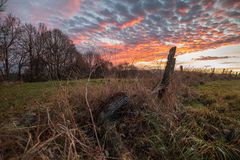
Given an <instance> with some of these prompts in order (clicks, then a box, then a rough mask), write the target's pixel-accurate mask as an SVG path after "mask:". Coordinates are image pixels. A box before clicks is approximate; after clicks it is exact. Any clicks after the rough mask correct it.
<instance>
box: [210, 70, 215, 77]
mask: <svg viewBox="0 0 240 160" xmlns="http://www.w3.org/2000/svg"><path fill="white" fill-rule="evenodd" d="M211 70H212V72H211V75H210V77H212V76H214V73H215V68H212V69H211Z"/></svg>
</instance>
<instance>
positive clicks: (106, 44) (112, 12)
mask: <svg viewBox="0 0 240 160" xmlns="http://www.w3.org/2000/svg"><path fill="white" fill-rule="evenodd" d="M7 5H8V6H7V12H9V13H10V12H12V13H13V14H15V15H17V16H19V17H20V18H21V19H22V21H24V22H29V23H30V22H31V23H35V24H37V23H39V22H40V21H42V22H44V23H46V24H47V25H48V26H50V27H51V28H54V27H58V28H60V29H62V30H63V31H64V32H65V33H66V34H68V35H69V37H70V38H71V39H72V40H73V42H74V43H75V44H76V45H77V47H78V49H79V51H81V52H85V51H87V50H89V49H96V50H98V51H102V52H104V53H105V54H108V53H111V55H113V56H111V58H110V59H111V60H112V61H113V62H115V63H121V62H124V61H127V62H133V61H134V62H136V63H139V62H144V63H145V62H153V61H157V60H159V59H162V58H165V57H166V53H167V52H168V50H169V48H170V47H171V46H177V47H178V50H177V54H178V55H182V54H187V53H192V52H197V51H204V50H207V49H214V48H218V47H222V46H229V45H240V21H239V19H240V1H238V0H217V1H209V0H198V1H196V0H121V1H120V0H119V1H116V0H68V1H66V0H51V1H49V0H41V1H32V0H24V1H21V2H20V1H19V0H11V1H9V2H8V4H7ZM106 39H108V40H107V41H106ZM117 41H118V42H121V43H117V44H116V42H117ZM230 51H231V50H228V51H227V52H230ZM207 56H209V57H205V58H206V59H204V60H208V59H209V58H211V55H207ZM212 58H216V57H212Z"/></svg>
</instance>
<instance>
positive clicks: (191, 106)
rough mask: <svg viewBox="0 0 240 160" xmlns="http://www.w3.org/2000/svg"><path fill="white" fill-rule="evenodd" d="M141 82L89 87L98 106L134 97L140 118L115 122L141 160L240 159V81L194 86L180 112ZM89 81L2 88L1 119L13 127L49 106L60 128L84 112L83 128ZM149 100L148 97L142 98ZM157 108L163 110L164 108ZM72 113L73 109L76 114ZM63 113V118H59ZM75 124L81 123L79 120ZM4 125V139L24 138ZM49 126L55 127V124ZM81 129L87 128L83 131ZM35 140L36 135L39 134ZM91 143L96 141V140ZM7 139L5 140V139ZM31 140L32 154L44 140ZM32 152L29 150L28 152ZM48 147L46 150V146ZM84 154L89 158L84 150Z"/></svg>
mask: <svg viewBox="0 0 240 160" xmlns="http://www.w3.org/2000/svg"><path fill="white" fill-rule="evenodd" d="M139 81H141V80H138V81H135V80H114V81H112V80H109V79H105V80H104V79H96V80H91V81H90V83H89V103H90V105H92V106H95V104H99V102H101V101H102V100H104V99H105V98H106V97H107V96H108V95H111V94H112V93H114V92H117V91H119V90H120V91H126V92H127V93H128V94H129V95H130V97H132V99H133V100H132V101H133V102H132V105H133V107H134V108H133V110H135V111H134V113H137V115H134V116H133V117H132V116H130V117H125V118H123V120H120V121H119V122H116V123H114V125H113V126H114V127H113V128H114V130H117V132H119V133H120V134H121V135H125V137H124V138H121V145H123V146H129V147H130V148H128V147H126V148H127V149H130V150H131V153H132V154H133V155H134V157H135V159H143V160H144V159H154V158H155V159H156V158H159V157H161V159H174V158H175V156H176V155H177V156H178V159H238V158H239V157H240V146H239V144H240V137H239V133H240V81H239V80H229V81H227V80H225V81H219V80H218V81H210V82H207V83H205V84H199V85H193V86H191V87H190V90H191V92H190V93H188V95H187V96H184V95H182V96H179V97H178V98H179V100H177V101H176V103H177V104H179V103H181V104H183V105H182V107H181V108H180V109H179V110H177V111H172V110H170V109H167V108H164V107H163V106H161V104H156V102H157V101H155V100H154V98H153V97H151V96H149V95H148V96H146V94H147V93H148V91H147V88H148V87H149V86H147V85H143V84H150V83H140V82H139ZM86 83H87V81H86V80H79V81H69V82H67V81H61V82H57V81H56V82H42V83H11V84H9V83H5V84H1V85H0V93H1V94H0V112H1V119H2V120H4V121H6V120H7V121H8V122H10V123H11V119H14V117H21V115H24V114H25V113H27V112H29V111H30V110H33V111H34V112H35V110H36V108H35V106H36V107H38V108H39V107H41V106H43V108H44V107H45V106H53V107H52V109H53V110H52V112H53V113H49V114H53V117H55V118H57V119H56V122H54V120H53V119H52V121H53V122H52V123H56V124H57V126H55V127H58V125H60V124H61V125H66V124H62V122H61V121H63V122H64V121H65V118H64V119H61V115H62V114H66V115H65V116H67V115H69V112H71V110H72V111H73V112H74V113H73V114H74V115H75V114H76V113H75V112H77V113H78V115H77V116H76V117H75V119H76V120H77V119H78V121H79V124H78V125H80V126H81V125H83V124H85V122H84V121H86V120H85V118H84V117H85V116H86V115H88V114H87V112H86V110H85V111H84V108H86V107H85V105H86V104H85V100H84V95H85V85H86ZM139 88H140V89H139ZM142 94H144V95H145V96H144V95H142ZM139 96H140V98H139ZM143 96H144V98H142V97H143ZM157 103H158V102H157ZM49 104H50V105H49ZM151 105H153V106H155V105H156V106H155V109H150V108H154V107H152V106H151ZM146 106H149V108H146ZM156 107H160V108H159V109H160V110H158V108H156ZM161 107H162V108H161ZM68 109H70V111H69V110H68ZM50 110H51V108H50ZM58 112H59V113H58ZM58 114H59V116H56V115H58ZM172 115H173V116H172ZM44 119H46V117H45V118H44V117H43V120H44ZM4 121H2V122H4ZM69 121H71V120H69ZM81 121H83V122H81ZM71 122H72V121H71ZM58 123H59V124H58ZM72 123H75V121H74V122H72ZM68 125H70V124H67V126H66V127H71V126H68ZM72 125H73V124H72ZM85 125H86V124H85ZM83 126H84V125H83ZM4 127H6V126H3V129H2V132H0V135H4V136H6V134H8V135H12V137H14V138H16V137H18V138H19V134H20V133H19V131H17V130H16V132H15V131H13V130H12V129H13V128H14V127H13V128H10V130H9V125H8V126H7V128H8V129H6V128H5V129H4ZM55 127H54V134H53V135H52V136H53V137H55V136H56V133H55V132H59V131H60V130H62V129H60V130H59V129H56V128H55ZM73 127H74V125H73ZM122 127H123V128H122ZM48 128H50V129H51V126H49V127H48ZM100 128H101V127H100ZM15 129H18V128H15ZM19 129H20V128H19ZM79 129H80V130H81V129H82V127H80V128H79ZM4 130H6V131H4ZM44 131H45V130H43V132H44ZM69 131H70V130H69ZM69 131H68V132H69ZM25 132H26V131H24V133H25ZM29 132H30V131H29V129H27V133H28V134H30V133H29ZM31 132H33V131H31ZM34 132H36V131H34ZM34 132H33V133H34ZM61 132H62V131H61ZM126 132H127V133H126ZM74 133H75V132H74ZM110 133H111V132H110ZM28 134H27V135H28ZM47 134H49V133H47ZM99 134H100V137H99V138H100V142H101V143H103V144H105V143H106V135H102V136H103V137H101V132H100V133H99ZM106 134H107V133H106ZM27 135H26V134H23V135H21V136H20V139H21V140H19V142H18V144H19V143H20V142H21V141H22V140H24V138H23V137H25V136H26V139H28V138H27V137H28V136H27ZM90 135H92V133H88V134H87V135H86V136H87V137H88V136H90ZM32 136H34V134H33V135H32ZM48 136H49V137H50V138H49V139H51V138H53V137H51V136H50V135H48ZM81 136H82V135H81ZM90 137H91V136H90ZM104 137H105V138H104ZM109 137H111V136H109ZM14 138H12V139H14ZM62 138H63V139H60V140H58V141H54V143H52V142H51V144H48V143H50V142H49V141H48V140H46V141H45V142H44V140H45V139H47V138H46V137H45V138H43V139H44V140H42V141H43V142H42V143H40V144H39V145H40V146H42V145H43V144H47V146H48V147H50V146H51V145H55V144H57V145H58V146H59V145H60V146H61V145H62V143H63V140H64V141H65V143H66V141H72V139H70V140H69V139H68V138H67V137H62ZM80 139H81V137H80ZM87 139H88V138H87ZM0 140H1V139H0ZM85 140H86V139H83V141H85ZM89 140H90V141H92V140H93V137H91V138H90V139H89ZM2 141H4V140H3V139H2ZM9 141H10V140H9ZM15 141H16V140H14V141H12V142H8V141H7V142H5V143H3V144H4V145H5V146H8V147H12V145H13V144H15V143H16V142H15ZM31 141H32V142H31V144H27V145H29V146H27V149H28V148H30V149H29V150H30V151H32V150H31V149H32V148H31V147H30V146H31V145H32V146H33V148H34V144H35V143H36V145H38V143H39V140H38V139H37V140H36V142H35V141H34V139H32V140H31ZM111 141H112V139H111ZM113 141H114V140H113ZM26 143H27V142H21V143H20V144H21V145H26ZM71 143H73V142H71ZM71 143H70V144H71ZM75 143H77V142H75ZM84 143H85V142H84ZM94 143H96V141H95V140H94V141H93V144H94ZM65 145H66V144H65ZM75 145H77V144H75ZM88 145H90V144H88ZM105 145H106V144H105ZM47 146H46V147H47ZM80 146H81V143H80ZM91 147H93V146H91ZM115 147H116V146H115ZM118 147H119V146H117V148H116V150H121V149H122V148H124V147H122V148H121V147H120V149H119V148H118ZM50 148H51V147H50ZM93 148H94V147H93ZM110 148H111V149H113V148H112V146H110ZM27 149H26V148H25V149H24V150H27ZM42 149H43V150H45V148H42ZM111 149H109V148H108V147H107V146H105V150H106V151H107V152H111ZM9 150H11V149H7V150H6V151H4V152H3V153H5V152H7V153H9V155H10V153H11V155H12V154H13V153H12V152H10V151H9ZM16 150H21V149H19V148H17V149H15V150H14V152H15V151H16ZM48 150H49V148H48V149H47V150H46V152H48ZM60 150H62V148H60ZM123 150H125V149H123ZM36 152H37V151H36ZM62 152H63V153H62V154H63V155H62V156H63V157H65V155H64V153H65V149H64V151H62ZM90 152H92V151H90ZM0 153H1V152H0ZM66 153H68V152H66ZM113 153H114V152H113ZM5 154H6V153H5ZM29 154H30V153H29ZM31 154H32V153H31ZM37 154H38V156H39V154H44V155H45V153H37ZM81 154H83V153H82V151H81ZM6 155H7V156H6V157H8V156H9V155H8V154H6ZM25 155H28V154H25ZM28 156H30V155H28ZM31 156H32V155H31ZM45 156H46V155H45ZM114 156H116V155H114Z"/></svg>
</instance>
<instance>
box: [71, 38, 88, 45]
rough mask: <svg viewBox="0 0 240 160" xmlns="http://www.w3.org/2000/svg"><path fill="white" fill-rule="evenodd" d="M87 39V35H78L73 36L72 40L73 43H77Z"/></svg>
mask: <svg viewBox="0 0 240 160" xmlns="http://www.w3.org/2000/svg"><path fill="white" fill-rule="evenodd" d="M87 40H88V37H87V36H78V37H76V38H73V39H72V41H73V43H74V44H75V45H78V44H80V43H81V42H83V41H87Z"/></svg>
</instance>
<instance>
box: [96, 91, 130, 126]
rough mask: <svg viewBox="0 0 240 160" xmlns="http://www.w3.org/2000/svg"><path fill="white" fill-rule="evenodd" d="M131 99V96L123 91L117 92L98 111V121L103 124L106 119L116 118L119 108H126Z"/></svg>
mask: <svg viewBox="0 0 240 160" xmlns="http://www.w3.org/2000/svg"><path fill="white" fill-rule="evenodd" d="M129 100H130V99H129V97H128V96H127V95H126V94H125V93H123V92H118V93H115V94H114V95H113V96H111V97H109V98H107V99H106V100H105V101H104V102H103V103H102V104H101V105H100V106H99V107H98V109H97V111H96V114H97V115H96V114H95V115H96V117H97V118H96V120H97V122H98V123H100V124H101V123H103V122H104V121H106V120H109V119H112V118H114V117H115V116H116V115H117V113H118V111H119V110H121V109H124V108H125V107H126V106H127V105H128V103H129Z"/></svg>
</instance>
